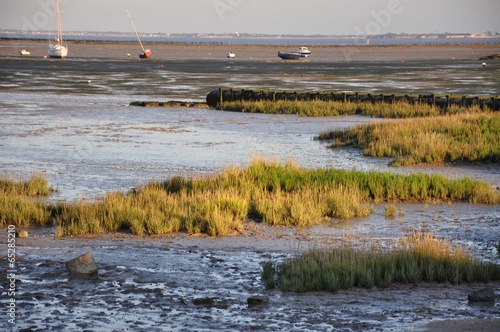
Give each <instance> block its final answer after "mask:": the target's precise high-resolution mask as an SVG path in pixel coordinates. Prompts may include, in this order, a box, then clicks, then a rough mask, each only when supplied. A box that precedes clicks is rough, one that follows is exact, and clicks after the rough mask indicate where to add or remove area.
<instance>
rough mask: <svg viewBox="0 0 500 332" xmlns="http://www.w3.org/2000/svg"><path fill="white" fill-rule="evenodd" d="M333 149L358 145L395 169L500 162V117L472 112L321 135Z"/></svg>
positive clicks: (320, 137) (361, 127)
mask: <svg viewBox="0 0 500 332" xmlns="http://www.w3.org/2000/svg"><path fill="white" fill-rule="evenodd" d="M318 139H320V140H333V143H332V145H331V146H332V147H342V146H348V145H352V146H356V147H359V148H360V149H363V153H364V154H365V155H366V156H370V157H393V158H395V159H394V161H393V162H392V163H391V164H392V165H393V166H407V165H415V164H441V163H444V162H460V161H464V162H478V161H479V162H494V163H496V162H499V161H500V143H499V142H500V115H499V114H498V113H494V112H487V113H483V114H479V113H469V114H459V115H447V116H438V117H430V118H419V119H411V120H410V119H406V120H400V121H393V122H384V123H373V124H367V125H362V126H358V127H355V128H352V129H349V130H336V131H331V132H327V133H322V134H320V135H319V136H318Z"/></svg>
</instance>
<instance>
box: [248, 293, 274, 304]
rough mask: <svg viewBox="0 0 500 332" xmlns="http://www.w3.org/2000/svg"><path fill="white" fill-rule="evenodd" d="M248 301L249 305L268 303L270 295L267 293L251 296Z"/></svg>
mask: <svg viewBox="0 0 500 332" xmlns="http://www.w3.org/2000/svg"><path fill="white" fill-rule="evenodd" d="M247 303H248V305H249V306H255V305H264V304H268V303H269V297H267V296H265V295H255V296H250V297H249V298H248V299H247Z"/></svg>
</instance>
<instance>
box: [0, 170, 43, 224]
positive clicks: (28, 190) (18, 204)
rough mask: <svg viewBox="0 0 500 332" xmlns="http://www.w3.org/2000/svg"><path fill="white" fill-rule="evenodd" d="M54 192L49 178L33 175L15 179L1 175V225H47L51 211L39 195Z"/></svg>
mask: <svg viewBox="0 0 500 332" xmlns="http://www.w3.org/2000/svg"><path fill="white" fill-rule="evenodd" d="M51 192H53V189H52V188H50V187H49V186H48V183H47V180H45V179H44V178H42V177H40V176H32V177H30V178H29V179H28V180H27V181H15V180H12V179H9V178H8V177H6V176H0V225H2V226H6V225H16V226H25V225H30V224H35V225H46V224H47V223H48V222H49V220H50V215H51V213H50V211H49V210H48V209H47V208H46V207H45V205H44V203H43V202H42V201H41V200H40V199H39V196H46V195H49V194H50V193H51Z"/></svg>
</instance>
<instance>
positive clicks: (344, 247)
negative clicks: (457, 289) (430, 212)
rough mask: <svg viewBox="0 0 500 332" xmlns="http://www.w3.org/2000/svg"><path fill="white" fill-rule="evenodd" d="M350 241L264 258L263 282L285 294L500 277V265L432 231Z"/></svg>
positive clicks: (491, 279)
mask: <svg viewBox="0 0 500 332" xmlns="http://www.w3.org/2000/svg"><path fill="white" fill-rule="evenodd" d="M348 242H349V243H347V244H346V243H342V244H341V245H336V246H334V245H331V247H325V248H314V249H311V250H308V251H306V252H303V253H297V254H296V255H295V256H294V257H292V258H290V259H288V260H285V261H282V262H273V261H267V262H264V263H263V270H262V273H261V276H262V280H263V282H264V284H265V286H266V288H268V289H273V288H278V289H280V290H281V291H284V292H312V291H328V292H334V291H338V290H340V289H350V288H354V287H361V288H368V289H370V288H373V287H378V288H387V287H389V286H390V285H392V284H394V283H402V284H417V283H419V282H437V283H446V282H448V283H450V284H453V285H456V284H461V283H470V282H474V281H480V282H488V281H495V280H500V265H497V264H494V263H486V262H481V261H479V260H477V259H474V258H473V255H472V253H471V252H470V251H469V250H468V249H467V248H466V247H461V246H459V245H457V244H453V243H452V242H451V241H450V240H449V239H446V238H444V239H442V238H438V237H436V236H434V235H433V234H432V233H431V232H426V233H424V232H420V231H413V232H411V233H409V234H408V235H403V236H401V237H400V238H399V239H396V240H394V241H393V243H390V244H387V243H386V244H383V243H381V242H380V243H377V242H374V243H370V244H369V245H368V246H367V247H365V248H363V245H362V244H361V245H359V244H358V243H356V239H355V240H354V241H353V240H350V241H348ZM353 242H354V243H353ZM360 247H361V248H360ZM388 247H389V248H391V249H390V250H387V248H388Z"/></svg>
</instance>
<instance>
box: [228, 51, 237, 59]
mask: <svg viewBox="0 0 500 332" xmlns="http://www.w3.org/2000/svg"><path fill="white" fill-rule="evenodd" d="M227 57H228V58H236V54H234V53H233V52H228V53H227Z"/></svg>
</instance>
